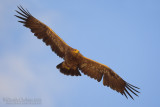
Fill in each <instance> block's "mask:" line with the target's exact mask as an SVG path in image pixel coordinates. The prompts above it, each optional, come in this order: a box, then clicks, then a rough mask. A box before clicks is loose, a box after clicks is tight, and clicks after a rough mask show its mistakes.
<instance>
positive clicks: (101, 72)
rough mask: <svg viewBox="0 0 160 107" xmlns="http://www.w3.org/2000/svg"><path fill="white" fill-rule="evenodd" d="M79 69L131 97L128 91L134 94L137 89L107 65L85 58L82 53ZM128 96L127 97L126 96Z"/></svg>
mask: <svg viewBox="0 0 160 107" xmlns="http://www.w3.org/2000/svg"><path fill="white" fill-rule="evenodd" d="M78 61H79V69H80V70H81V71H82V72H83V73H84V74H85V75H88V76H90V77H91V78H94V79H96V80H97V81H98V82H100V81H101V79H102V78H103V85H104V86H108V87H110V88H112V89H113V90H116V91H117V92H120V93H121V94H122V95H125V96H126V97H127V95H129V96H130V97H131V98H132V99H133V97H132V96H131V94H130V93H129V91H130V92H132V93H133V94H135V95H136V96H138V95H137V93H139V91H137V90H136V89H139V88H138V87H135V86H133V85H131V84H129V83H127V82H126V81H124V80H123V79H122V78H121V77H120V76H119V75H117V74H116V73H115V72H114V71H113V70H112V69H110V68H109V67H108V66H106V65H104V64H101V63H98V62H96V61H94V60H91V59H89V58H86V57H84V56H82V55H80V57H79V60H78ZM127 98H128V97H127Z"/></svg>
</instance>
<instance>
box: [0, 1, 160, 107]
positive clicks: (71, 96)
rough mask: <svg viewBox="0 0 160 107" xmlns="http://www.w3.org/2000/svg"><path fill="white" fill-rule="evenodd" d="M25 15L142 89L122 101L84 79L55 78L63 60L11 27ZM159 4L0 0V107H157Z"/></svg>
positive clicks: (159, 94) (21, 29) (159, 87)
mask: <svg viewBox="0 0 160 107" xmlns="http://www.w3.org/2000/svg"><path fill="white" fill-rule="evenodd" d="M19 4H20V5H22V6H23V7H24V8H27V9H28V10H29V11H30V13H31V14H32V15H33V16H35V17H36V18H37V19H39V20H40V21H42V22H44V23H45V24H47V25H48V26H49V27H51V28H52V29H53V30H54V31H55V32H56V33H57V34H58V35H59V36H60V37H61V38H62V39H63V40H64V41H65V42H66V43H68V44H69V45H70V46H72V47H73V48H76V49H78V50H80V52H81V53H82V54H83V55H84V56H86V57H88V58H91V59H93V60H96V61H98V62H101V63H103V64H106V65H108V66H109V67H111V68H112V69H113V70H114V71H115V72H116V73H117V74H119V75H120V76H121V77H122V78H123V79H124V80H126V81H127V82H129V83H131V84H133V85H135V86H138V87H140V88H141V89H140V92H141V93H140V94H139V97H136V96H134V95H133V96H134V98H135V100H134V101H133V100H131V99H128V100H127V99H126V98H125V97H124V96H122V95H121V94H119V93H117V92H116V91H113V90H112V89H110V88H108V87H104V86H103V84H102V82H100V83H98V82H97V81H95V80H94V79H90V78H89V77H88V76H86V75H82V76H81V77H71V76H65V75H63V74H61V73H60V72H59V71H58V70H57V69H56V65H57V64H59V63H60V62H62V59H60V58H59V57H57V56H56V54H54V53H53V52H52V51H51V49H50V47H49V46H46V45H45V44H44V43H43V42H42V41H41V40H39V39H37V38H36V37H35V36H33V34H32V33H31V32H30V30H29V29H27V28H25V27H23V26H22V24H21V23H18V22H17V20H18V19H17V18H16V17H15V16H14V15H15V14H16V12H15V10H16V9H17V5H19ZM159 67H160V1H159V0H0V106H1V107H19V106H21V107H27V106H32V107H117V106H119V107H126V106H128V107H159V106H160V100H159V97H160V92H159V91H160V85H159V82H160V78H159V75H160V69H159ZM3 98H40V99H41V100H42V103H41V104H40V105H29V104H28V105H27V104H26V105H9V104H6V103H5V102H4V101H3Z"/></svg>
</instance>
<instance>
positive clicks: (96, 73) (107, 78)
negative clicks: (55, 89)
mask: <svg viewBox="0 0 160 107" xmlns="http://www.w3.org/2000/svg"><path fill="white" fill-rule="evenodd" d="M18 9H19V10H20V11H17V10H16V12H17V13H18V14H19V15H20V16H18V15H15V16H16V17H18V18H20V19H22V21H19V22H20V23H23V24H24V26H25V27H27V28H29V29H31V32H32V33H34V35H35V36H36V37H37V38H38V39H42V40H43V42H45V43H46V45H47V46H48V45H49V46H50V47H51V49H52V51H53V52H55V53H56V54H57V55H58V56H59V57H61V58H63V59H64V61H63V62H62V63H60V64H58V65H57V69H59V70H60V72H61V73H63V74H65V75H71V76H81V73H80V71H81V72H83V73H84V74H85V75H88V76H89V77H91V78H94V79H96V80H97V81H98V82H100V81H101V80H102V78H103V85H104V86H108V87H110V88H112V89H113V90H116V91H117V92H120V93H121V94H122V95H125V96H126V98H128V96H127V95H129V96H130V97H131V98H132V99H133V97H132V95H131V94H130V92H131V93H133V94H134V95H136V96H138V95H137V93H139V91H137V89H139V88H138V87H136V86H133V85H131V84H129V83H127V82H126V81H124V80H123V79H122V78H121V77H120V76H119V75H117V74H116V73H115V72H114V71H113V70H112V69H110V68H109V67H108V66H106V65H104V64H101V63H98V62H96V61H93V60H91V59H88V58H86V57H84V56H83V55H82V54H81V53H80V52H79V51H78V50H77V49H73V48H72V47H70V46H69V45H67V44H66V43H65V42H64V41H63V40H62V39H61V38H60V37H59V36H58V35H57V34H56V33H55V32H54V31H53V30H52V29H51V28H49V27H48V26H47V25H45V24H44V23H42V22H40V21H39V20H38V19H36V18H35V17H33V16H32V15H31V14H30V13H29V11H28V10H25V9H23V7H22V6H19V7H18Z"/></svg>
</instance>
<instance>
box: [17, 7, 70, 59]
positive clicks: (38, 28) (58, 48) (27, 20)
mask: <svg viewBox="0 0 160 107" xmlns="http://www.w3.org/2000/svg"><path fill="white" fill-rule="evenodd" d="M18 8H19V10H20V11H21V12H19V11H16V12H17V13H18V14H20V15H21V16H17V15H15V16H16V17H18V18H20V19H22V20H23V21H19V22H21V23H23V24H24V26H25V27H27V28H30V29H31V32H33V33H34V35H35V36H36V37H37V38H38V39H42V40H43V42H45V43H46V45H50V46H51V49H52V51H54V52H55V53H56V54H57V55H58V56H59V57H61V58H64V55H65V51H66V50H67V49H68V48H71V47H70V46H68V45H67V44H66V43H65V42H64V41H63V40H62V39H61V38H60V37H59V36H58V35H57V34H56V33H55V32H54V31H53V30H52V29H51V28H49V27H48V26H47V25H45V24H43V23H42V22H40V21H39V20H38V19H36V18H34V17H33V16H32V15H31V14H30V13H29V12H28V10H24V9H23V7H22V6H20V7H18Z"/></svg>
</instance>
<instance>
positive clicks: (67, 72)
mask: <svg viewBox="0 0 160 107" xmlns="http://www.w3.org/2000/svg"><path fill="white" fill-rule="evenodd" d="M62 63H63V62H62ZM62 63H60V64H58V65H57V69H59V70H60V72H61V73H63V74H65V75H71V76H81V74H80V72H79V70H78V68H77V69H76V70H73V69H69V70H68V69H66V68H64V67H63V66H62Z"/></svg>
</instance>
